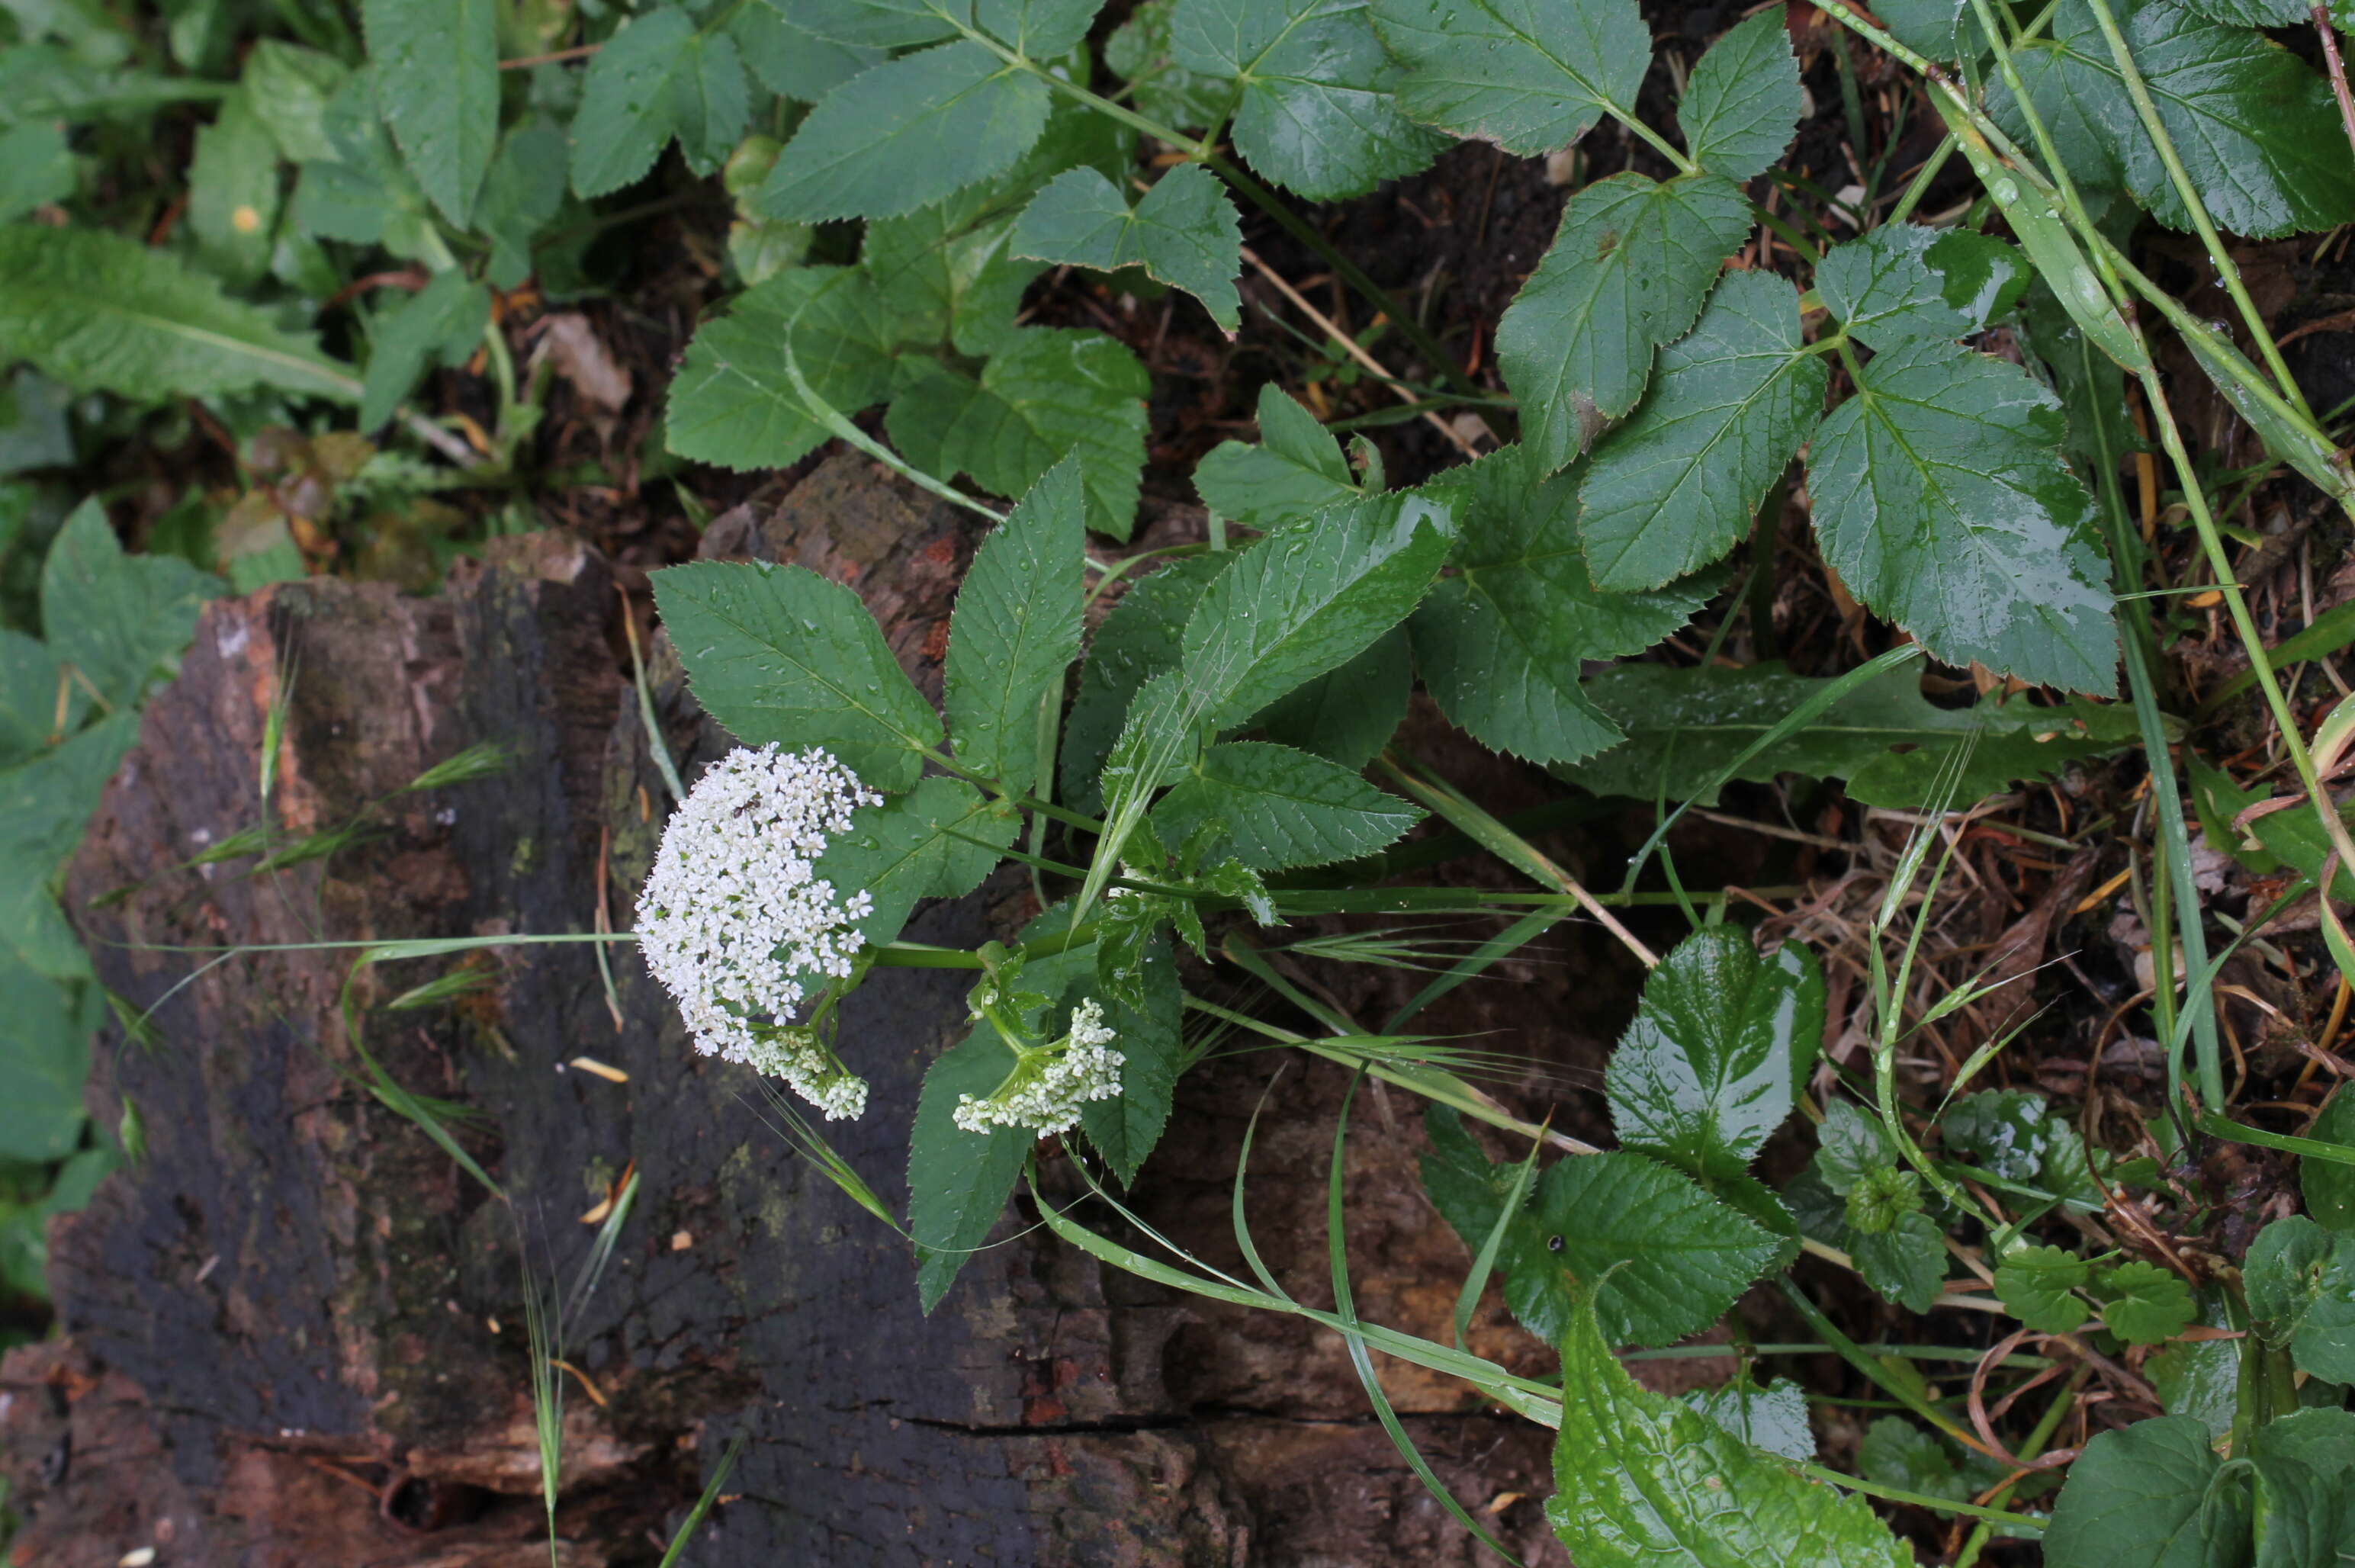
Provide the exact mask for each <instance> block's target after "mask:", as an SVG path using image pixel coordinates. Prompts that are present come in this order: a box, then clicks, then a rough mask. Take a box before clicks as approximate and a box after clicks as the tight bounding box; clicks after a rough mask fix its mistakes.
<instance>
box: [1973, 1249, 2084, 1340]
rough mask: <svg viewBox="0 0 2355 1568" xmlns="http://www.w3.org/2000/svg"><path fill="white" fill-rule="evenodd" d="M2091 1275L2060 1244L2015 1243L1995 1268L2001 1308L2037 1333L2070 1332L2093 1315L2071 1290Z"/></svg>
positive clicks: (2076, 1258)
mask: <svg viewBox="0 0 2355 1568" xmlns="http://www.w3.org/2000/svg"><path fill="white" fill-rule="evenodd" d="M2092 1277H2093V1270H2092V1269H2090V1268H2089V1267H2087V1266H2086V1264H2085V1260H2084V1259H2083V1258H2081V1257H2079V1256H2077V1255H2076V1254H2075V1253H2071V1252H2065V1251H2063V1250H2062V1249H2061V1248H2059V1247H2015V1248H2014V1249H2012V1251H2011V1252H2010V1253H2007V1254H2006V1255H2005V1257H2004V1260H2003V1262H2002V1263H2001V1264H1998V1266H1997V1268H1996V1271H1995V1294H1996V1298H1997V1299H1998V1300H1999V1301H2001V1302H2002V1303H2003V1305H2004V1310H2006V1311H2008V1312H2009V1313H2010V1314H2011V1315H2012V1316H2013V1317H2017V1318H2019V1320H2020V1322H2022V1323H2024V1324H2026V1325H2027V1326H2028V1327H2029V1328H2032V1329H2034V1330H2035V1331H2036V1332H2037V1333H2039V1334H2069V1333H2074V1332H2075V1331H2076V1330H2077V1329H2078V1328H2081V1327H2082V1326H2083V1324H2084V1321H2085V1319H2086V1318H2088V1317H2092V1316H2093V1308H2091V1307H2087V1306H2086V1305H2085V1304H2084V1303H2083V1302H2082V1301H2080V1300H2078V1299H2077V1297H2076V1296H2075V1295H2074V1294H2073V1293H2074V1292H2075V1291H2076V1290H2077V1289H2078V1288H2079V1287H2080V1286H2082V1285H2084V1283H2085V1282H2086V1281H2087V1280H2088V1279H2090V1278H2092Z"/></svg>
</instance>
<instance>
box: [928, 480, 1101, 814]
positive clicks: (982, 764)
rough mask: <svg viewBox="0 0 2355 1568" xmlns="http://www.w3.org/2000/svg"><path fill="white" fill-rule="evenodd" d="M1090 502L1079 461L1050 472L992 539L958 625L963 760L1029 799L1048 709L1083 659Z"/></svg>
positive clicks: (953, 621) (953, 693) (952, 692)
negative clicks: (1043, 703)
mask: <svg viewBox="0 0 2355 1568" xmlns="http://www.w3.org/2000/svg"><path fill="white" fill-rule="evenodd" d="M1086 511H1087V497H1086V494H1085V492H1084V491H1083V490H1082V487H1081V484H1080V465H1079V464H1078V462H1077V461H1076V460H1074V459H1070V458H1066V459H1065V460H1064V461H1063V462H1062V463H1060V464H1057V465H1056V466H1055V467H1053V468H1050V469H1049V470H1048V471H1047V476H1046V477H1045V478H1043V479H1041V480H1039V483H1038V484H1037V485H1033V486H1032V487H1031V489H1030V492H1029V494H1028V495H1026V496H1023V498H1022V503H1021V505H1019V506H1018V507H1015V508H1014V510H1013V511H1012V512H1011V513H1010V514H1008V516H1007V519H1006V521H1004V522H1003V523H1000V524H999V525H998V526H997V527H996V528H993V529H991V530H990V534H989V537H988V538H987V539H984V540H982V542H981V549H980V550H979V551H978V552H977V553H976V554H975V556H974V560H973V569H972V570H971V571H968V572H967V573H966V574H965V580H964V585H963V586H962V587H960V588H959V589H958V590H957V599H956V608H955V611H954V613H952V614H951V616H950V617H949V650H948V660H947V667H946V674H947V700H948V714H949V733H950V734H951V735H952V736H953V737H954V741H955V746H956V759H957V761H958V762H959V763H963V764H964V766H966V767H967V768H970V769H972V770H973V771H974V772H975V773H979V774H980V775H981V776H983V777H984V778H990V779H998V780H1002V781H1004V782H1005V783H1006V784H1009V785H1011V786H1012V787H1013V788H1015V789H1017V790H1018V791H1021V792H1023V793H1026V794H1027V793H1028V792H1029V791H1030V790H1031V789H1032V788H1033V787H1034V786H1035V784H1036V782H1037V777H1038V773H1039V700H1040V699H1041V698H1042V697H1044V696H1045V695H1046V694H1047V693H1048V692H1049V691H1050V689H1051V690H1052V691H1053V692H1054V693H1055V695H1056V697H1057V699H1058V700H1060V697H1061V694H1062V682H1063V671H1064V670H1065V669H1066V668H1067V667H1069V666H1070V665H1071V660H1072V659H1074V658H1076V657H1078V656H1079V652H1080V632H1081V613H1082V607H1083V604H1084V601H1085V597H1086V583H1085V581H1084V572H1083V570H1082V568H1083V566H1084V563H1085V556H1086V551H1087V535H1086V529H1085V524H1086Z"/></svg>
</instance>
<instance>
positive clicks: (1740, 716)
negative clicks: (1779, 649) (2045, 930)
mask: <svg viewBox="0 0 2355 1568" xmlns="http://www.w3.org/2000/svg"><path fill="white" fill-rule="evenodd" d="M1921 683H1922V675H1921V671H1920V670H1918V669H1915V668H1912V667H1903V668H1898V669H1892V670H1891V671H1889V672H1888V673H1887V674H1885V675H1881V676H1879V677H1875V678H1873V679H1871V680H1869V681H1867V682H1865V683H1864V684H1863V685H1861V686H1860V687H1859V688H1857V689H1856V690H1855V691H1853V692H1851V693H1850V694H1849V695H1848V696H1847V697H1844V698H1842V699H1839V700H1838V702H1835V703H1833V704H1832V705H1831V707H1830V708H1829V709H1827V710H1826V711H1825V712H1824V713H1823V714H1821V715H1820V716H1819V717H1818V718H1817V720H1816V721H1815V722H1813V723H1811V724H1809V725H1807V726H1806V727H1805V728H1804V729H1803V730H1801V731H1799V732H1798V733H1796V734H1795V735H1792V736H1789V737H1787V738H1786V739H1785V740H1783V741H1778V742H1776V743H1775V744H1774V745H1772V746H1769V747H1767V748H1766V749H1765V750H1764V751H1763V752H1759V753H1758V755H1756V756H1755V757H1753V758H1752V759H1751V760H1750V761H1749V762H1747V763H1743V764H1742V768H1741V769H1740V771H1739V772H1738V773H1735V775H1734V776H1735V777H1737V778H1742V779H1750V780H1753V781H1759V782H1764V781H1765V780H1768V779H1772V778H1774V777H1775V776H1776V775H1778V774H1781V773H1799V774H1802V775H1804V776H1806V777H1808V778H1841V779H1846V780H1848V781H1849V783H1848V793H1849V797H1850V798H1851V799H1853V800H1857V801H1859V802H1861V803H1863V804H1865V805H1878V806H1886V807H1889V808H1891V809H1893V810H1914V809H1918V808H1920V807H1922V806H1925V805H1932V804H1934V802H1935V801H1937V800H1939V799H1942V798H1945V794H1946V790H1945V779H1946V778H1947V777H1949V776H1950V774H1951V771H1952V770H1953V769H1954V768H1955V766H1956V764H1957V762H1958V761H1959V763H1960V766H1961V774H1960V780H1961V782H1960V783H1959V784H1957V785H1955V788H1954V791H1953V794H1954V798H1955V799H1964V798H1968V799H1971V800H1977V799H1981V798H1983V797H1985V796H1987V795H1993V794H1995V793H1997V792H1998V791H1999V790H2002V789H2004V788H2006V787H2007V786H2009V784H2012V783H2014V782H2016V781H2018V780H2020V779H2041V778H2050V777H2052V776H2054V775H2055V774H2056V773H2059V772H2060V770H2061V769H2062V767H2063V766H2065V765H2066V764H2068V763H2072V762H2075V761H2078V760H2080V759H2082V758H2085V757H2093V756H2100V755H2103V754H2105V753H2106V752H2115V751H2118V750H2121V749H2123V748H2124V747H2126V746H2130V745H2132V744H2134V743H2135V740H2136V735H2137V731H2136V729H2135V718H2134V712H2133V709H2130V708H2128V707H2127V706H2126V705H2125V704H2123V703H2120V704H2103V703H2094V702H2088V701H2086V700H2084V699H2082V698H2072V699H2069V700H2068V701H2067V702H2066V703H2064V704H2063V705H2062V706H2059V707H2052V708H2039V707H2035V706H2032V705H2030V704H2028V703H2025V702H2022V701H2019V699H2013V700H2011V701H2009V702H1999V701H1996V700H1992V699H1989V700H1984V701H1981V702H1980V703H1978V704H1977V706H1975V707H1970V708H1941V707H1939V706H1938V705H1937V704H1935V703H1934V702H1932V701H1930V700H1929V699H1927V698H1924V697H1923V695H1922V688H1921ZM1825 684H1826V682H1825V681H1823V680H1819V679H1817V678H1815V677H1809V676H1802V675H1794V674H1792V673H1791V672H1790V671H1789V670H1788V669H1786V668H1785V667H1783V666H1782V665H1781V664H1779V663H1774V662H1772V661H1770V662H1767V663H1763V664H1756V665H1753V666H1751V667H1748V668H1746V669H1724V668H1719V667H1696V668H1689V669H1675V668H1670V667H1668V666H1666V665H1652V664H1631V665H1622V666H1620V667H1617V668H1615V669H1609V670H1605V671H1604V672H1603V673H1602V674H1600V675H1597V676H1594V677H1591V678H1589V679H1588V680H1587V682H1586V685H1585V693H1586V696H1587V697H1588V699H1590V700H1592V701H1593V703H1594V705H1595V707H1596V708H1597V709H1600V710H1601V711H1602V712H1603V713H1604V715H1606V716H1607V717H1608V718H1609V719H1610V720H1612V721H1613V722H1614V723H1616V724H1617V725H1619V726H1621V727H1623V728H1624V729H1625V731H1626V732H1627V740H1626V741H1625V742H1624V743H1623V744H1621V745H1620V746H1618V747H1616V748H1615V749H1614V750H1612V751H1609V752H1604V754H1603V755H1601V756H1599V757H1592V758H1589V759H1588V760H1587V761H1585V762H1582V763H1578V764H1576V765H1575V766H1572V767H1566V768H1562V769H1561V770H1559V771H1560V772H1561V774H1562V776H1563V777H1565V778H1567V779H1569V780H1570V781H1571V782H1572V783H1573V784H1580V785H1582V786H1583V787H1584V788H1587V789H1590V790H1593V792H1594V793H1595V794H1597V795H1629V796H1632V797H1634V798H1636V799H1638V800H1650V799H1652V798H1654V796H1655V795H1656V793H1657V791H1659V790H1660V789H1661V787H1662V785H1663V784H1665V785H1666V788H1667V792H1668V798H1669V799H1670V800H1692V801H1696V802H1698V803H1699V804H1700V805H1716V804H1717V792H1716V791H1715V790H1714V789H1712V788H1710V787H1708V786H1709V784H1710V781H1711V780H1712V779H1714V778H1715V777H1716V776H1717V774H1718V773H1721V772H1722V771H1723V770H1724V769H1725V768H1726V767H1728V766H1730V765H1731V764H1732V762H1733V760H1734V759H1735V758H1736V757H1737V756H1739V755H1741V754H1742V752H1744V751H1746V750H1748V749H1749V748H1750V747H1751V746H1753V745H1754V744H1756V743H1757V742H1758V741H1760V740H1761V739H1763V738H1764V736H1765V735H1766V734H1767V732H1768V731H1771V730H1773V729H1774V726H1775V725H1776V724H1777V723H1779V722H1780V721H1781V720H1782V719H1783V718H1784V716H1785V715H1786V714H1788V713H1789V712H1791V711H1792V709H1795V708H1796V707H1797V706H1798V705H1799V704H1800V703H1801V702H1803V701H1805V700H1806V699H1807V698H1808V697H1809V696H1810V695H1811V694H1813V693H1815V692H1817V691H1820V690H1822V689H1823V688H1824V686H1825Z"/></svg>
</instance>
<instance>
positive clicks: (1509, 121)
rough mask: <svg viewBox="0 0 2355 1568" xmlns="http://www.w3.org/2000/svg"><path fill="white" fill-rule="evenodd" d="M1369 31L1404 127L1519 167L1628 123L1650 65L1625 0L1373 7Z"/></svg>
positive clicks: (1443, 0) (1422, 2)
mask: <svg viewBox="0 0 2355 1568" xmlns="http://www.w3.org/2000/svg"><path fill="white" fill-rule="evenodd" d="M1374 25H1375V27H1376V29H1377V30H1378V31H1380V34H1381V36H1382V41H1383V42H1384V43H1386V44H1388V45H1389V46H1390V48H1391V53H1392V54H1394V55H1396V56H1397V57H1398V58H1399V59H1400V60H1401V62H1402V63H1403V65H1404V67H1405V69H1404V70H1403V71H1402V72H1401V75H1400V78H1399V83H1398V98H1399V107H1400V108H1401V109H1403V110H1405V111H1406V112H1407V114H1408V115H1409V116H1410V117H1411V118H1413V119H1416V120H1420V121H1422V122H1423V123H1424V124H1426V125H1436V126H1438V127H1439V128H1440V129H1442V130H1444V131H1450V132H1453V133H1455V134H1456V135H1458V136H1467V137H1474V138H1476V139H1478V140H1480V141H1484V142H1494V143H1496V144H1497V145H1498V146H1500V147H1502V148H1504V149H1505V151H1507V152H1508V153H1514V154H1518V155H1520V156H1522V157H1541V156H1543V155H1545V154H1548V153H1550V152H1553V151H1555V150H1556V149H1557V148H1561V147H1566V146H1568V145H1569V144H1571V143H1572V142H1575V141H1577V140H1578V139H1579V138H1580V137H1581V136H1583V135H1584V134H1586V133H1587V132H1588V131H1590V130H1592V129H1593V126H1594V123H1595V121H1597V120H1599V119H1601V118H1602V117H1603V115H1604V113H1606V112H1610V111H1613V110H1616V111H1618V112H1620V113H1622V114H1627V115H1632V114H1633V113H1634V112H1635V109H1636V89H1638V88H1640V87H1642V86H1643V85H1644V72H1645V70H1646V69H1647V68H1648V67H1649V66H1650V65H1651V63H1652V36H1651V34H1650V32H1649V31H1648V30H1647V29H1646V27H1645V26H1644V19H1643V17H1642V16H1640V15H1638V14H1637V12H1636V5H1635V0H1559V3H1553V4H1549V3H1547V0H1461V3H1454V4H1451V3H1450V0H1375V5H1374ZM1794 123H1796V121H1795V122H1794ZM1776 150H1777V151H1780V150H1781V149H1780V148H1777V149H1776Z"/></svg>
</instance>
